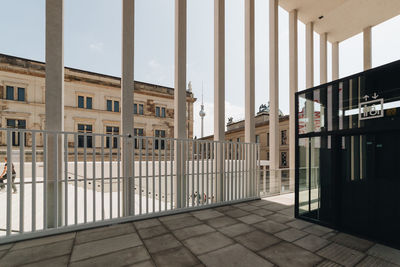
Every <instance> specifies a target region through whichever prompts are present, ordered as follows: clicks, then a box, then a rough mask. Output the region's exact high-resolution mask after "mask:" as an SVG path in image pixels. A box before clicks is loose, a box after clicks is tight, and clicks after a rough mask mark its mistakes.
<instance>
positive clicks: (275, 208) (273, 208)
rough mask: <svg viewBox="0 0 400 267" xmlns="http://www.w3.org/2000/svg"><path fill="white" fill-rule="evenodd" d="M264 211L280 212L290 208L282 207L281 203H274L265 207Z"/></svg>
mask: <svg viewBox="0 0 400 267" xmlns="http://www.w3.org/2000/svg"><path fill="white" fill-rule="evenodd" d="M263 208H264V209H267V210H271V211H280V210H284V209H287V208H289V206H286V205H282V204H279V203H273V204H269V205H266V206H263Z"/></svg>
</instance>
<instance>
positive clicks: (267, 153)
mask: <svg viewBox="0 0 400 267" xmlns="http://www.w3.org/2000/svg"><path fill="white" fill-rule="evenodd" d="M267 160H269V151H267Z"/></svg>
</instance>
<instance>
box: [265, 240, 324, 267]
mask: <svg viewBox="0 0 400 267" xmlns="http://www.w3.org/2000/svg"><path fill="white" fill-rule="evenodd" d="M259 254H260V255H262V256H263V257H265V258H266V259H267V260H269V261H270V262H272V263H274V264H276V265H278V266H296V267H303V266H304V267H305V266H307V267H308V266H315V265H317V264H318V263H320V262H321V261H322V260H323V259H322V258H321V257H319V256H318V255H315V254H313V253H311V252H309V251H308V250H305V249H302V248H299V247H297V246H295V245H293V244H290V243H288V242H285V241H283V242H281V243H278V244H276V245H274V246H271V247H269V248H266V249H264V250H262V251H260V252H259Z"/></svg>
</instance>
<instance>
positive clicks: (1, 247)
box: [0, 243, 14, 251]
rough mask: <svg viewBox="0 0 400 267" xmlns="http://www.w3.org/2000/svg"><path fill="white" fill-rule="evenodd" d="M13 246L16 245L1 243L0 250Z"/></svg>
mask: <svg viewBox="0 0 400 267" xmlns="http://www.w3.org/2000/svg"><path fill="white" fill-rule="evenodd" d="M12 246H14V244H12V243H11V244H5V245H1V246H0V251H3V250H8V249H10V248H11V247H12Z"/></svg>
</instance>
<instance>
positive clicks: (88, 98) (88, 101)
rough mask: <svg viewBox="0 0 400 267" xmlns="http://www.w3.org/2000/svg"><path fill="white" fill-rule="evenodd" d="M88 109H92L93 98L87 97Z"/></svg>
mask: <svg viewBox="0 0 400 267" xmlns="http://www.w3.org/2000/svg"><path fill="white" fill-rule="evenodd" d="M86 108H87V109H92V98H91V97H86Z"/></svg>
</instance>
